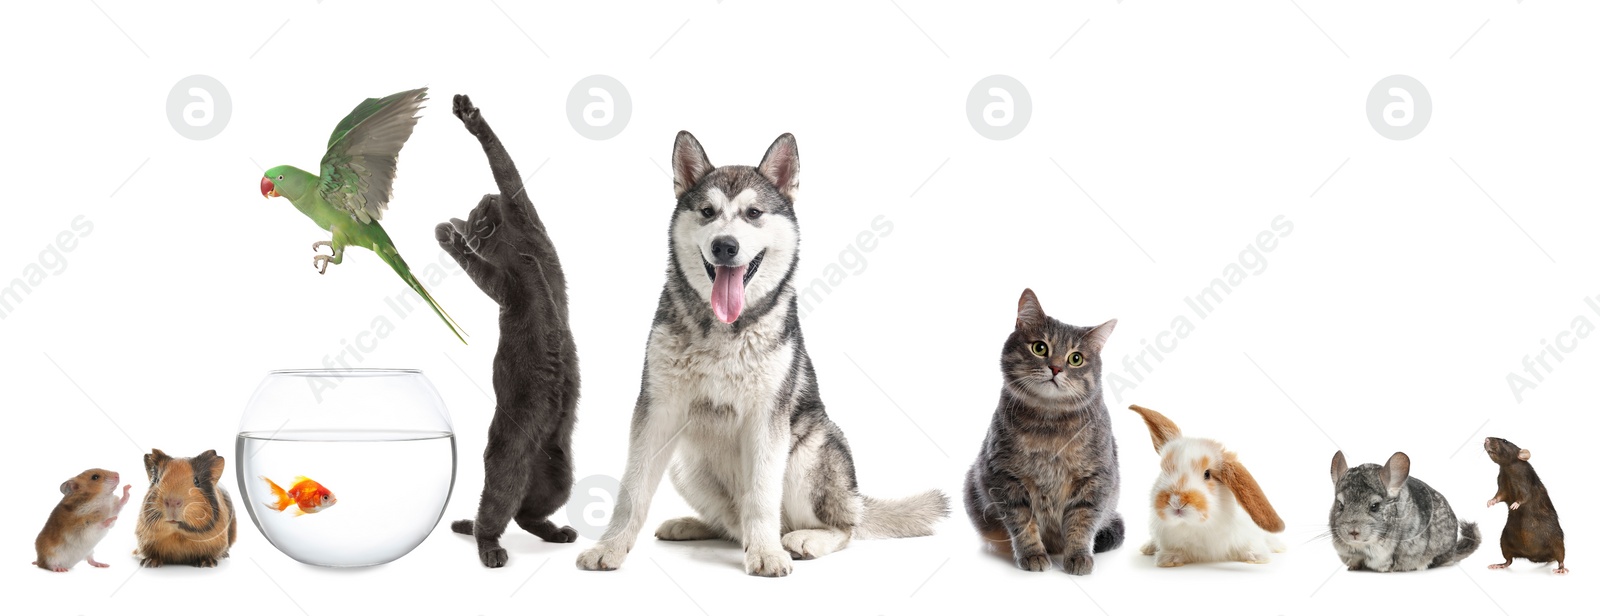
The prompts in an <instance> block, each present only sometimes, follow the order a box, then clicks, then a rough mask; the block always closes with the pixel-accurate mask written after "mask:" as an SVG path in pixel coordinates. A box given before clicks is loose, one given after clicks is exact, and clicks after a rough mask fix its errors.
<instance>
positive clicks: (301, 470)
mask: <svg viewBox="0 0 1600 616" xmlns="http://www.w3.org/2000/svg"><path fill="white" fill-rule="evenodd" d="M230 462H233V464H232V466H233V467H234V468H235V469H237V472H238V487H239V489H238V492H239V494H240V495H241V496H242V497H243V501H244V508H245V510H247V511H249V512H250V519H251V520H252V521H254V522H255V524H256V528H259V529H261V534H262V535H265V536H266V538H267V540H268V541H270V542H272V545H273V546H274V547H276V548H278V549H279V550H280V551H282V552H283V553H284V554H286V555H288V556H289V557H290V558H293V559H295V560H298V561H300V562H303V563H307V564H311V565H320V566H324V567H363V566H369V565H378V564H382V563H386V562H390V561H393V560H395V559H398V558H400V557H402V556H405V555H406V554H408V553H410V552H411V550H412V549H414V548H416V547H417V546H418V545H421V544H422V541H423V540H424V539H427V537H428V535H429V534H430V533H432V532H433V529H434V527H436V526H438V524H439V519H440V518H441V517H442V516H443V515H444V509H445V505H446V504H447V503H449V501H450V492H451V490H452V489H453V488H454V487H455V477H456V439H455V430H454V429H453V428H452V426H451V423H450V415H449V412H448V411H447V410H446V409H445V406H444V400H442V399H440V397H439V392H438V391H436V390H435V389H434V388H433V384H432V383H431V382H429V381H428V378H427V377H425V376H423V374H422V372H421V371H418V370H278V371H274V372H271V373H269V374H267V376H266V378H265V379H262V381H261V385H260V386H258V387H257V388H256V391H255V394H254V395H253V396H251V398H250V403H249V405H248V406H247V407H246V408H245V411H244V417H243V418H242V419H241V420H240V421H239V438H238V443H237V449H236V451H235V454H234V458H233V460H231V461H230Z"/></svg>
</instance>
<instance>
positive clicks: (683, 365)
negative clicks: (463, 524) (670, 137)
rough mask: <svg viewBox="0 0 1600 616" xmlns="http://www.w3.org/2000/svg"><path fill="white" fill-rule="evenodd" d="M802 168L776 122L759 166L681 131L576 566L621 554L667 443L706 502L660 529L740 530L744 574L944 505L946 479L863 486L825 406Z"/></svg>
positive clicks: (603, 563) (608, 564)
mask: <svg viewBox="0 0 1600 616" xmlns="http://www.w3.org/2000/svg"><path fill="white" fill-rule="evenodd" d="M799 170H800V158H799V152H798V150H797V149H796V146H795V141H794V137H793V136H792V135H788V134H785V135H783V136H781V137H778V139H777V140H776V141H774V142H773V143H772V146H771V147H769V148H767V153H766V156H765V157H763V158H762V159H761V164H760V165H759V166H757V167H746V166H732V165H730V166H726V167H712V165H711V161H710V160H708V159H707V158H706V154H705V151H704V150H703V149H701V147H700V143H699V142H698V141H696V140H695V138H694V136H693V135H690V134H689V133H688V132H680V133H678V138H677V142H676V143H675V144H674V145H673V150H672V174H673V181H672V184H673V191H674V192H675V193H676V195H677V198H678V204H677V209H676V210H675V211H674V212H673V215H672V225H671V229H670V233H669V235H668V238H667V246H668V253H669V259H668V264H667V283H666V286H665V288H663V289H662V291H661V301H660V304H659V305H658V306H657V307H656V314H655V322H654V323H653V324H652V325H651V328H650V340H649V343H648V345H647V346H646V349H645V362H644V377H643V382H642V383H641V386H640V389H639V400H638V402H637V403H636V405H635V406H634V411H633V425H632V428H631V430H630V434H629V442H628V445H629V449H628V466H627V470H626V472H625V473H624V474H623V477H622V493H621V494H619V495H618V496H617V501H616V508H615V510H614V511H613V513H612V517H611V524H610V527H609V528H607V529H606V533H605V535H604V536H603V537H602V538H601V539H600V541H599V542H598V543H597V544H596V545H595V546H594V547H591V548H589V549H588V550H587V551H585V552H584V553H583V554H581V555H579V556H578V566H579V567H580V568H583V569H589V570H611V569H616V568H617V567H618V566H620V565H621V564H622V561H623V559H624V558H626V557H627V554H628V551H629V550H631V549H632V548H633V544H634V541H635V540H636V539H637V538H638V535H639V530H640V528H641V527H642V526H643V525H644V521H645V516H646V514H647V513H648V512H649V509H650V499H651V497H652V496H653V495H654V494H655V490H656V487H657V486H658V485H659V484H660V483H661V475H662V473H663V472H665V471H666V469H667V463H668V462H669V461H672V460H674V454H676V463H675V464H674V465H673V469H672V483H673V485H674V486H676V487H677V488H678V492H679V494H681V495H682V496H683V498H684V500H686V501H688V502H689V504H690V505H691V506H693V507H694V509H695V510H696V511H697V512H698V513H699V514H700V515H699V516H698V517H685V518H677V519H673V520H668V521H667V522H666V523H663V524H662V525H661V527H660V528H658V529H657V530H656V537H657V538H659V539H663V540H667V541H693V540H700V539H726V540H732V541H738V542H740V543H741V544H743V546H744V551H745V558H744V567H745V572H746V573H749V574H751V575H760V576H768V577H776V576H783V575H788V574H789V572H790V570H791V569H792V568H793V561H792V560H791V559H792V558H799V559H809V558H816V557H818V556H823V555H825V554H829V553H832V552H835V551H838V550H840V549H843V548H844V547H845V546H846V545H847V544H849V543H850V540H851V538H854V537H861V538H874V537H916V536H922V535H929V534H932V533H933V525H934V523H935V522H937V521H938V520H939V519H941V518H944V517H946V516H948V515H949V501H948V499H946V498H945V496H944V494H942V493H940V492H939V491H937V490H932V491H928V492H924V493H922V494H918V495H916V496H912V497H909V498H905V499H900V500H877V499H873V498H868V497H865V496H862V495H861V493H860V492H859V491H857V489H856V474H855V465H854V462H852V460H851V458H850V448H849V446H848V445H847V444H846V442H845V438H844V434H843V433H842V432H841V431H840V430H839V427H838V426H837V425H834V423H833V422H832V421H831V420H829V419H828V415H827V413H825V412H824V411H823V406H822V400H821V398H820V397H819V396H818V393H817V378H816V372H815V371H814V370H813V369H812V367H811V359H810V357H809V356H807V355H806V350H805V343H804V340H803V339H802V337H801V335H800V318H799V311H798V303H797V301H796V297H797V296H796V294H795V289H794V284H793V281H794V274H795V267H796V264H797V263H798V250H799V240H800V235H799V229H798V227H797V224H796V220H795V214H794V199H795V196H796V194H797V192H798V191H799V187H800V183H799V180H798V172H799Z"/></svg>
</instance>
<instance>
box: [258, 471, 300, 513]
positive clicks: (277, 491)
mask: <svg viewBox="0 0 1600 616" xmlns="http://www.w3.org/2000/svg"><path fill="white" fill-rule="evenodd" d="M261 480H262V481H265V482H267V488H268V489H270V490H272V498H274V499H275V501H274V502H270V503H266V505H267V508H268V509H271V510H273V511H283V510H284V509H287V508H288V507H289V505H291V504H294V499H292V498H289V493H288V492H284V491H283V488H280V487H278V484H276V483H272V480H271V479H267V476H266V475H262V476H261Z"/></svg>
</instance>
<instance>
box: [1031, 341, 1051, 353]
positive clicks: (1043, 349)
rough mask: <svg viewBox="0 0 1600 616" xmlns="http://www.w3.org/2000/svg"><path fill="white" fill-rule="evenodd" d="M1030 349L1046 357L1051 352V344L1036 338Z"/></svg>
mask: <svg viewBox="0 0 1600 616" xmlns="http://www.w3.org/2000/svg"><path fill="white" fill-rule="evenodd" d="M1028 350H1030V351H1033V354H1034V355H1038V356H1039V357H1044V356H1046V355H1049V354H1050V345H1048V344H1045V343H1044V341H1043V340H1035V341H1033V345H1032V346H1030V347H1028Z"/></svg>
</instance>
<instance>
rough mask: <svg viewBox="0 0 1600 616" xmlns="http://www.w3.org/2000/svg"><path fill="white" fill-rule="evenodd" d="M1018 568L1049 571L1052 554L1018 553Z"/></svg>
mask: <svg viewBox="0 0 1600 616" xmlns="http://www.w3.org/2000/svg"><path fill="white" fill-rule="evenodd" d="M1017 568H1019V569H1022V570H1023V571H1048V570H1049V569H1050V555H1049V554H1028V555H1018V556H1017Z"/></svg>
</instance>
